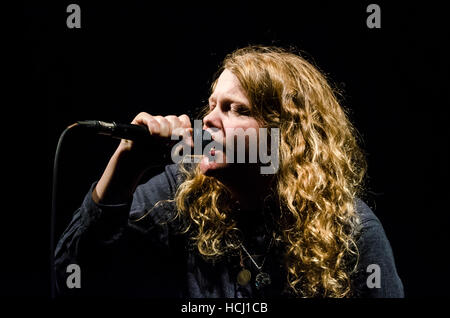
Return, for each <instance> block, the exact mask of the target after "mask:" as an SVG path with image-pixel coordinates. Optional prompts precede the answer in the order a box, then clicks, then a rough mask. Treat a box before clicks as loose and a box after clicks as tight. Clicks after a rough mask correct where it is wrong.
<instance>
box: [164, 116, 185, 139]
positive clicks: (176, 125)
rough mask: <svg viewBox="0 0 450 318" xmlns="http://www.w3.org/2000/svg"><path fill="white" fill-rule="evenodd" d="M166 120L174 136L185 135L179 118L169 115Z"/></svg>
mask: <svg viewBox="0 0 450 318" xmlns="http://www.w3.org/2000/svg"><path fill="white" fill-rule="evenodd" d="M164 118H165V119H167V121H168V122H169V124H170V131H171V134H172V135H176V136H180V135H182V134H183V131H182V130H181V129H180V128H181V121H180V120H179V119H178V117H177V116H174V115H169V116H166V117H164Z"/></svg>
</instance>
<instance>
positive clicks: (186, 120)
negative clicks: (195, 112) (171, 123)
mask: <svg viewBox="0 0 450 318" xmlns="http://www.w3.org/2000/svg"><path fill="white" fill-rule="evenodd" d="M178 119H179V120H180V122H181V126H182V127H184V128H191V127H192V125H191V120H190V118H189V116H188V115H186V114H183V115H181V116H178Z"/></svg>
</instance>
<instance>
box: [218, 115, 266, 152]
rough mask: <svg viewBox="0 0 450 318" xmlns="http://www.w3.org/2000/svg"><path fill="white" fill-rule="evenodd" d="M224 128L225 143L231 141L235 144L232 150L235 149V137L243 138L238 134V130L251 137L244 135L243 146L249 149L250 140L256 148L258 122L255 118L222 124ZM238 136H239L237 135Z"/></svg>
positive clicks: (257, 143) (257, 142)
mask: <svg viewBox="0 0 450 318" xmlns="http://www.w3.org/2000/svg"><path fill="white" fill-rule="evenodd" d="M224 128H225V140H226V143H227V144H231V143H233V144H234V145H235V147H234V151H236V139H237V138H244V136H242V135H241V134H238V132H239V131H241V132H243V133H245V132H247V133H249V134H251V135H252V136H254V137H252V138H248V137H245V141H246V142H245V148H246V149H249V147H250V142H255V144H256V145H255V146H256V148H258V145H259V128H260V126H259V124H258V122H256V120H250V121H249V120H246V121H241V122H237V121H236V122H229V123H228V125H227V126H224ZM237 136H240V137H237Z"/></svg>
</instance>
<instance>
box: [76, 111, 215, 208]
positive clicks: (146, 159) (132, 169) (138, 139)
mask: <svg viewBox="0 0 450 318" xmlns="http://www.w3.org/2000/svg"><path fill="white" fill-rule="evenodd" d="M78 124H79V125H80V126H82V127H83V126H84V127H86V128H91V129H94V130H96V131H97V132H98V133H100V134H105V135H110V136H113V137H116V138H129V139H122V140H121V142H120V144H119V146H118V148H117V149H116V152H115V153H114V154H113V156H112V157H111V159H110V161H109V163H108V165H107V167H106V169H105V171H104V173H103V175H102V177H101V178H100V180H99V182H98V183H97V186H96V188H95V190H94V192H93V199H94V201H96V202H102V203H105V202H107V203H120V202H125V201H126V200H129V199H130V198H131V196H132V194H133V192H134V190H135V188H136V186H137V184H138V182H139V180H140V178H141V176H142V174H143V173H144V172H145V171H146V170H147V169H148V168H149V167H150V166H152V165H155V164H159V163H161V162H162V160H163V159H164V158H163V157H164V156H165V155H167V153H168V152H170V149H167V148H170V145H171V144H175V143H176V142H177V141H174V140H172V138H171V137H172V135H178V136H183V138H184V142H185V143H187V144H188V145H190V146H191V147H193V146H194V141H193V138H192V132H193V129H192V126H191V121H190V119H189V117H188V116H187V115H181V116H174V115H169V116H165V117H163V116H152V115H150V114H148V113H145V112H142V113H139V114H138V115H137V116H136V117H135V118H134V119H133V121H132V122H131V124H132V125H121V124H115V123H105V122H99V121H85V122H79V123H78ZM134 125H136V126H134ZM140 127H142V128H140ZM203 134H208V133H207V132H205V131H203V133H202V135H203ZM201 137H202V136H200V138H201ZM206 139H210V136H209V137H206ZM202 141H203V142H202V145H203V146H204V145H205V142H206V143H208V142H209V141H208V140H206V141H205V140H204V139H202Z"/></svg>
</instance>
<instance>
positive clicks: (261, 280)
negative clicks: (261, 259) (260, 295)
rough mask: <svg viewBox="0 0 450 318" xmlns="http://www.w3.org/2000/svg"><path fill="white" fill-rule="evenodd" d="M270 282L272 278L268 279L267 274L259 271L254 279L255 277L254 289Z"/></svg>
mask: <svg viewBox="0 0 450 318" xmlns="http://www.w3.org/2000/svg"><path fill="white" fill-rule="evenodd" d="M271 283H272V280H271V279H270V275H269V274H267V273H264V272H260V273H259V274H258V275H256V279H255V286H256V289H261V288H264V287H266V286H267V285H270V284H271Z"/></svg>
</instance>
